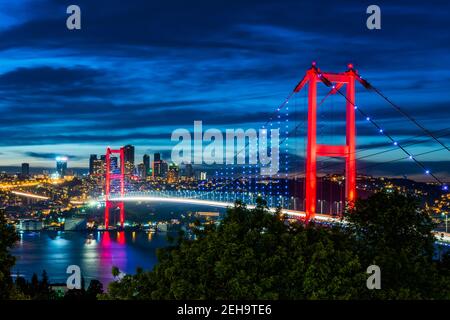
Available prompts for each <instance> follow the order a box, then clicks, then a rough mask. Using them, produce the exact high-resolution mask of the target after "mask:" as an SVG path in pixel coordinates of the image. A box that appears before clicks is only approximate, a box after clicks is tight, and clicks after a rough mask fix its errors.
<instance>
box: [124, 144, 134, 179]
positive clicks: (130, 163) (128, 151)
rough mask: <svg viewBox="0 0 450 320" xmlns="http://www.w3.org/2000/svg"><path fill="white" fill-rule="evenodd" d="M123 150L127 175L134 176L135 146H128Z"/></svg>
mask: <svg viewBox="0 0 450 320" xmlns="http://www.w3.org/2000/svg"><path fill="white" fill-rule="evenodd" d="M123 149H124V150H123V157H124V162H125V174H127V175H132V174H133V173H134V146H132V145H129V144H128V145H126V146H124V147H123Z"/></svg>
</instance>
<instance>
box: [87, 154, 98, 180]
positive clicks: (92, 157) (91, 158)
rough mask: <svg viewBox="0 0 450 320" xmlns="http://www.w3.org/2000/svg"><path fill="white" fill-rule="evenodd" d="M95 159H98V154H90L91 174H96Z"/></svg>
mask: <svg viewBox="0 0 450 320" xmlns="http://www.w3.org/2000/svg"><path fill="white" fill-rule="evenodd" d="M95 160H97V155H96V154H91V155H90V156H89V174H90V175H92V174H94V162H95Z"/></svg>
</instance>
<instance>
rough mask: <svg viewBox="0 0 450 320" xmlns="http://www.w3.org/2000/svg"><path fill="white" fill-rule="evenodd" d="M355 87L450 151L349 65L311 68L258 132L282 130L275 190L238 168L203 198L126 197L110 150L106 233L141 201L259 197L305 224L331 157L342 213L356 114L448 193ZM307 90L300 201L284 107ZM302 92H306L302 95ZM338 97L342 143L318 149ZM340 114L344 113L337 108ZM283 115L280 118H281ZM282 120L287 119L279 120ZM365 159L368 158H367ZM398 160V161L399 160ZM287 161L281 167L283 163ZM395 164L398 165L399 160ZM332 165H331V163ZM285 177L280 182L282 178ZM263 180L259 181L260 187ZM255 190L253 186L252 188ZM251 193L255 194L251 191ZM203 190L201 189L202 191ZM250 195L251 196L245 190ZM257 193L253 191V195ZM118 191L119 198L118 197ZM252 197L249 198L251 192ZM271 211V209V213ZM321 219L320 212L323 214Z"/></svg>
mask: <svg viewBox="0 0 450 320" xmlns="http://www.w3.org/2000/svg"><path fill="white" fill-rule="evenodd" d="M356 83H359V84H361V85H362V87H363V88H364V89H366V90H369V91H371V92H374V93H375V94H377V95H378V96H380V97H381V98H382V99H383V100H385V101H386V102H387V103H388V105H390V106H391V107H392V108H393V109H394V110H395V111H396V112H398V113H400V115H401V116H402V117H404V118H405V119H406V120H407V121H409V122H411V123H412V125H413V126H415V127H416V128H417V129H418V130H420V131H421V135H424V136H426V137H428V138H429V139H431V140H433V141H434V142H436V143H438V144H439V145H440V147H441V148H439V149H438V150H439V151H440V150H443V149H444V150H446V151H450V149H449V148H448V147H447V146H446V145H445V144H444V142H443V141H442V140H441V138H442V135H441V136H439V135H437V134H435V133H433V132H431V131H429V130H428V129H426V128H425V127H424V126H423V125H421V124H420V123H419V122H418V121H417V120H416V119H414V118H413V117H412V116H410V115H409V113H407V112H406V111H405V110H404V109H402V108H400V107H399V106H398V105H396V104H395V103H394V102H392V100H391V99H389V98H388V97H387V96H386V95H384V94H383V93H382V92H381V90H379V89H377V88H376V87H374V86H373V85H372V84H370V83H369V82H368V81H367V80H366V79H364V78H362V77H361V76H360V75H359V73H358V72H357V70H355V69H354V67H353V65H352V64H349V65H348V68H347V70H346V71H345V72H341V73H332V72H323V71H321V70H320V69H319V68H318V67H317V65H316V63H315V62H313V63H312V66H311V67H310V68H309V69H308V70H307V71H306V73H305V75H304V77H303V78H302V80H301V81H300V82H299V83H298V84H297V85H296V86H295V87H294V89H293V91H292V92H291V93H290V94H289V95H288V97H287V98H286V99H285V100H284V101H283V103H281V105H279V106H278V107H277V108H276V110H275V111H274V113H273V114H272V115H271V116H270V118H269V120H268V121H267V122H266V123H265V124H264V125H263V126H262V128H267V129H273V128H274V127H277V128H280V129H281V132H282V133H283V134H284V136H283V139H282V140H281V142H280V148H281V147H282V146H283V145H284V147H285V148H286V153H285V154H283V153H282V154H281V156H280V158H283V157H285V159H277V160H279V161H280V162H281V163H282V164H284V165H286V168H285V169H286V170H285V172H284V173H278V172H277V173H276V174H274V175H271V174H269V175H268V177H262V178H263V179H264V178H268V179H270V180H271V181H274V180H276V181H277V182H278V183H277V184H276V186H273V185H272V184H270V186H269V187H264V186H260V187H259V186H256V187H255V184H256V182H257V181H258V177H257V171H256V169H257V166H254V167H253V168H252V166H250V165H248V166H245V165H244V166H243V167H242V168H240V169H241V170H242V173H241V174H239V172H237V171H238V168H236V167H234V166H225V168H224V171H225V177H223V176H224V173H223V172H218V173H217V176H218V177H216V178H217V179H218V180H220V181H224V182H223V183H220V184H218V185H217V186H216V187H213V188H209V189H208V190H205V191H204V192H201V191H200V192H189V191H178V192H174V193H172V194H168V193H163V194H162V193H161V192H159V193H158V192H148V193H146V194H143V193H139V194H136V193H133V192H126V188H125V181H126V177H125V170H124V166H123V165H121V166H120V173H111V172H110V171H111V170H110V163H111V160H110V157H111V155H112V154H119V155H120V159H121V162H122V163H123V157H124V150H123V148H121V149H117V150H114V149H110V148H108V149H107V151H106V168H107V169H106V187H105V195H104V202H105V227H106V228H108V225H109V214H110V209H111V208H118V209H119V210H120V224H121V225H122V226H123V223H124V219H125V212H124V202H126V201H144V200H155V201H156V200H157V201H169V199H170V201H173V202H184V203H203V204H210V205H215V206H228V205H231V204H232V203H233V202H234V201H236V200H240V201H242V202H244V203H246V204H248V205H254V204H255V200H256V198H257V197H258V196H262V197H263V198H268V199H269V201H268V203H269V204H272V205H276V206H277V207H281V208H283V209H284V210H286V213H289V214H291V215H292V216H296V217H300V218H302V219H305V220H306V221H309V220H311V219H315V218H317V214H318V207H321V206H322V205H323V201H325V200H324V199H318V197H317V193H318V166H317V162H318V159H319V157H332V158H336V157H339V158H343V159H344V161H345V178H344V179H343V181H342V182H343V185H344V197H343V198H344V199H342V200H341V201H334V202H337V203H338V204H339V203H341V204H342V203H344V205H341V209H340V210H342V208H343V207H344V206H345V205H347V206H349V207H352V206H353V205H354V202H355V200H356V198H357V187H356V180H357V169H356V168H357V160H358V158H357V150H356V114H357V113H359V114H360V115H361V116H362V117H363V118H364V119H365V120H366V121H367V122H368V123H369V124H370V125H372V126H373V127H374V128H375V129H376V130H377V131H378V132H379V134H381V135H383V136H384V137H385V138H386V140H387V142H388V144H389V145H391V146H392V147H394V148H395V149H396V150H400V151H401V152H402V153H403V154H404V156H403V158H402V159H409V160H410V161H411V162H413V163H415V164H416V165H417V166H418V167H419V168H420V170H421V171H422V172H423V174H425V175H428V176H430V177H431V178H432V179H433V180H435V182H436V183H438V184H439V185H441V186H442V188H443V189H444V190H447V189H448V187H447V185H446V184H445V183H444V182H443V181H442V180H441V179H440V178H439V177H438V176H437V175H436V174H434V173H433V172H432V171H431V169H430V168H428V167H427V166H426V165H425V164H424V163H423V162H422V161H421V160H420V159H419V156H421V155H423V154H414V153H413V152H411V151H409V150H410V147H411V145H412V144H411V143H408V142H407V141H406V142H404V141H399V140H397V139H396V138H395V137H394V135H393V133H391V132H388V131H387V130H384V129H383V127H382V125H381V123H380V122H378V121H377V120H376V119H373V118H371V117H370V116H369V113H368V112H366V111H365V110H364V108H362V107H361V106H359V105H357V104H356V100H355V92H356V88H355V86H356ZM319 85H323V86H324V87H325V88H326V89H328V92H327V94H326V95H325V96H324V97H323V99H322V100H321V101H320V102H318V86H319ZM306 87H307V105H308V107H307V125H306V128H307V132H306V140H307V142H306V148H305V149H306V152H305V153H306V157H305V170H304V179H303V188H302V189H303V193H304V197H298V195H293V194H292V191H290V190H289V177H288V162H287V157H288V154H287V153H288V152H287V150H288V149H287V148H288V140H289V136H290V135H292V131H289V129H290V127H289V123H288V121H289V119H288V114H289V111H288V103H289V102H290V100H291V99H292V97H294V96H295V95H297V94H298V93H299V92H301V91H302V90H303V89H305V88H306ZM305 90H306V89H305ZM332 95H338V96H341V97H343V99H344V106H345V143H343V144H320V143H318V132H317V131H318V118H317V113H318V108H319V107H320V106H321V105H322V104H323V103H324V102H325V100H326V99H327V98H328V97H330V96H332ZM341 109H342V108H341ZM283 112H284V113H283ZM283 115H285V118H284V117H283ZM299 126H302V124H299V125H298V126H296V127H295V128H294V130H293V132H295V131H296V130H297V129H298V127H299ZM248 147H249V145H248V143H247V144H246V145H245V147H244V148H243V149H241V150H239V151H238V152H237V154H239V153H240V152H245V151H246V148H248ZM435 151H436V150H431V151H427V152H426V154H427V153H431V152H435ZM365 157H367V155H366V156H365ZM402 159H401V160H402ZM284 160H286V161H285V162H284V163H283V161H284ZM397 161H398V160H397ZM332 165H334V163H332ZM321 168H322V169H323V168H324V167H323V166H322V167H321ZM283 175H284V176H283ZM246 177H247V186H243V184H244V183H243V182H242V180H245V178H246ZM260 180H261V177H259V181H260ZM114 181H118V182H119V186H118V187H116V188H115V189H116V191H113V187H112V185H113V183H114ZM252 184H253V186H252ZM252 187H253V189H252ZM245 188H246V189H247V190H246V192H245V191H244V192H242V189H245ZM200 189H201V188H200ZM236 189H240V190H241V192H230V191H232V190H236ZM249 189H250V190H249ZM255 189H256V190H255ZM117 191H118V192H117ZM251 191H253V192H251ZM294 196H297V197H296V198H300V199H302V201H301V202H302V206H301V207H302V208H303V210H289V209H287V208H288V207H289V205H287V204H289V203H290V199H292V198H294ZM271 209H272V210H274V207H272V208H271ZM321 211H322V212H321V213H323V210H321Z"/></svg>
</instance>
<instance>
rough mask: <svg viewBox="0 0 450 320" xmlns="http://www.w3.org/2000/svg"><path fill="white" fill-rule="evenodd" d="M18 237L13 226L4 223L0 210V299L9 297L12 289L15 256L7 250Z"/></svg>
mask: <svg viewBox="0 0 450 320" xmlns="http://www.w3.org/2000/svg"><path fill="white" fill-rule="evenodd" d="M18 239H19V238H18V236H17V233H16V231H15V229H14V227H12V226H10V225H8V224H7V223H6V219H5V216H4V214H3V213H2V212H0V299H9V298H10V294H11V292H12V291H13V281H12V279H11V268H12V267H13V266H14V263H15V258H14V257H13V256H12V255H11V254H10V252H9V251H10V249H11V248H12V246H13V245H14V243H15V242H16V241H17V240H18Z"/></svg>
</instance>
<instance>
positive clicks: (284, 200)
mask: <svg viewBox="0 0 450 320" xmlns="http://www.w3.org/2000/svg"><path fill="white" fill-rule="evenodd" d="M258 196H259V195H258V194H257V193H251V192H249V193H238V192H199V191H189V190H173V191H145V192H142V191H130V192H127V193H126V194H125V196H124V198H132V197H167V198H184V199H196V200H207V201H218V202H226V203H234V202H236V201H242V202H243V203H245V204H248V205H255V204H256V199H257V198H258ZM110 198H111V199H118V198H120V194H119V193H111V194H110ZM262 198H263V199H264V200H266V201H267V205H268V206H269V207H271V208H276V207H281V208H284V209H298V208H294V207H297V205H296V199H294V197H285V196H262Z"/></svg>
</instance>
